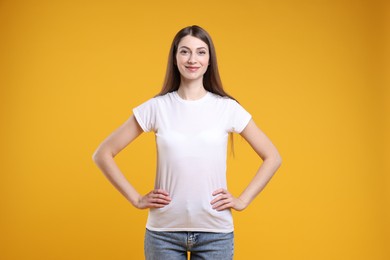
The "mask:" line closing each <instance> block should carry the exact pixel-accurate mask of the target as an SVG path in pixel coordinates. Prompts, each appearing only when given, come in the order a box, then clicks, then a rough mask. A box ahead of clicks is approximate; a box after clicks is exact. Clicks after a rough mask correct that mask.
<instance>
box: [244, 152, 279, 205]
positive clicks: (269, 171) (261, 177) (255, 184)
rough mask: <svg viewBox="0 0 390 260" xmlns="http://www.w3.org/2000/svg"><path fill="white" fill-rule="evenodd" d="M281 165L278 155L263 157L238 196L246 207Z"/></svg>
mask: <svg viewBox="0 0 390 260" xmlns="http://www.w3.org/2000/svg"><path fill="white" fill-rule="evenodd" d="M280 165H281V159H280V157H279V156H275V157H273V158H269V159H265V160H264V161H263V163H262V164H261V166H260V168H259V169H258V171H257V173H256V175H255V176H254V177H253V179H252V180H251V182H250V183H249V185H248V186H247V187H246V189H245V190H244V191H243V192H242V193H241V195H240V196H239V197H238V198H239V199H240V200H241V201H242V202H243V203H244V204H245V207H247V206H248V205H249V204H250V203H251V202H252V201H253V200H254V199H255V198H256V196H257V195H258V194H259V193H260V192H261V191H262V190H263V189H264V188H265V186H266V185H267V184H268V182H269V181H270V180H271V178H272V176H273V175H274V174H275V172H276V171H277V170H278V168H279V167H280Z"/></svg>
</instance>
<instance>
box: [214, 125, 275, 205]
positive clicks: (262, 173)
mask: <svg viewBox="0 0 390 260" xmlns="http://www.w3.org/2000/svg"><path fill="white" fill-rule="evenodd" d="M241 136H242V137H244V139H245V140H246V141H247V142H248V143H249V144H250V145H251V147H252V148H253V150H254V151H255V152H256V153H257V154H258V155H259V157H260V158H261V159H262V160H263V163H262V164H261V166H260V168H259V169H258V171H257V173H256V175H255V176H254V177H253V179H252V180H251V182H250V183H249V185H248V186H247V187H246V189H245V190H244V191H243V192H242V193H241V195H240V196H239V197H238V198H236V197H234V196H233V195H232V194H230V192H229V191H227V190H225V189H218V190H216V191H214V193H213V196H217V195H219V196H217V197H216V198H215V199H214V200H212V201H211V205H212V206H213V209H215V210H217V211H221V210H225V209H227V208H233V209H235V210H238V211H241V210H243V209H245V208H246V207H248V205H249V204H250V203H251V202H252V201H253V200H254V198H255V197H256V196H257V195H258V194H259V193H260V192H261V191H262V190H263V189H264V188H265V186H266V185H267V183H268V182H269V181H270V180H271V178H272V176H273V175H274V174H275V172H276V171H277V169H278V168H279V167H280V165H281V163H282V159H281V157H280V155H279V152H278V150H277V149H276V147H275V146H274V145H273V144H272V142H271V140H270V139H269V138H268V137H267V136H266V135H265V134H264V133H263V132H262V131H261V130H260V128H258V127H257V125H256V124H255V122H254V121H253V120H252V119H251V120H250V121H249V123H248V125H247V126H246V127H245V129H244V130H243V131H242V132H241Z"/></svg>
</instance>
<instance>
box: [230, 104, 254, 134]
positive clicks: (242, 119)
mask: <svg viewBox="0 0 390 260" xmlns="http://www.w3.org/2000/svg"><path fill="white" fill-rule="evenodd" d="M229 113H230V116H229V129H230V131H229V132H234V133H238V134H239V133H241V132H242V131H243V130H244V128H245V127H246V126H247V125H248V123H249V121H250V120H251V118H252V116H251V114H249V112H248V111H246V110H245V109H244V108H243V107H242V106H241V105H240V104H239V103H238V102H237V101H235V100H231V102H230V104H229Z"/></svg>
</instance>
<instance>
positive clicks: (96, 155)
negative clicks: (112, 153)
mask: <svg viewBox="0 0 390 260" xmlns="http://www.w3.org/2000/svg"><path fill="white" fill-rule="evenodd" d="M99 157H100V152H99V149H97V150H96V151H95V152H94V153H93V154H92V161H93V162H94V163H95V164H98V162H99Z"/></svg>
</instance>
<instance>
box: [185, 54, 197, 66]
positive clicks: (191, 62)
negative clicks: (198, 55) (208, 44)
mask: <svg viewBox="0 0 390 260" xmlns="http://www.w3.org/2000/svg"><path fill="white" fill-rule="evenodd" d="M194 56H195V55H194V54H191V55H190V56H189V57H188V61H187V62H188V63H190V64H194V63H196V59H195V57H194Z"/></svg>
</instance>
